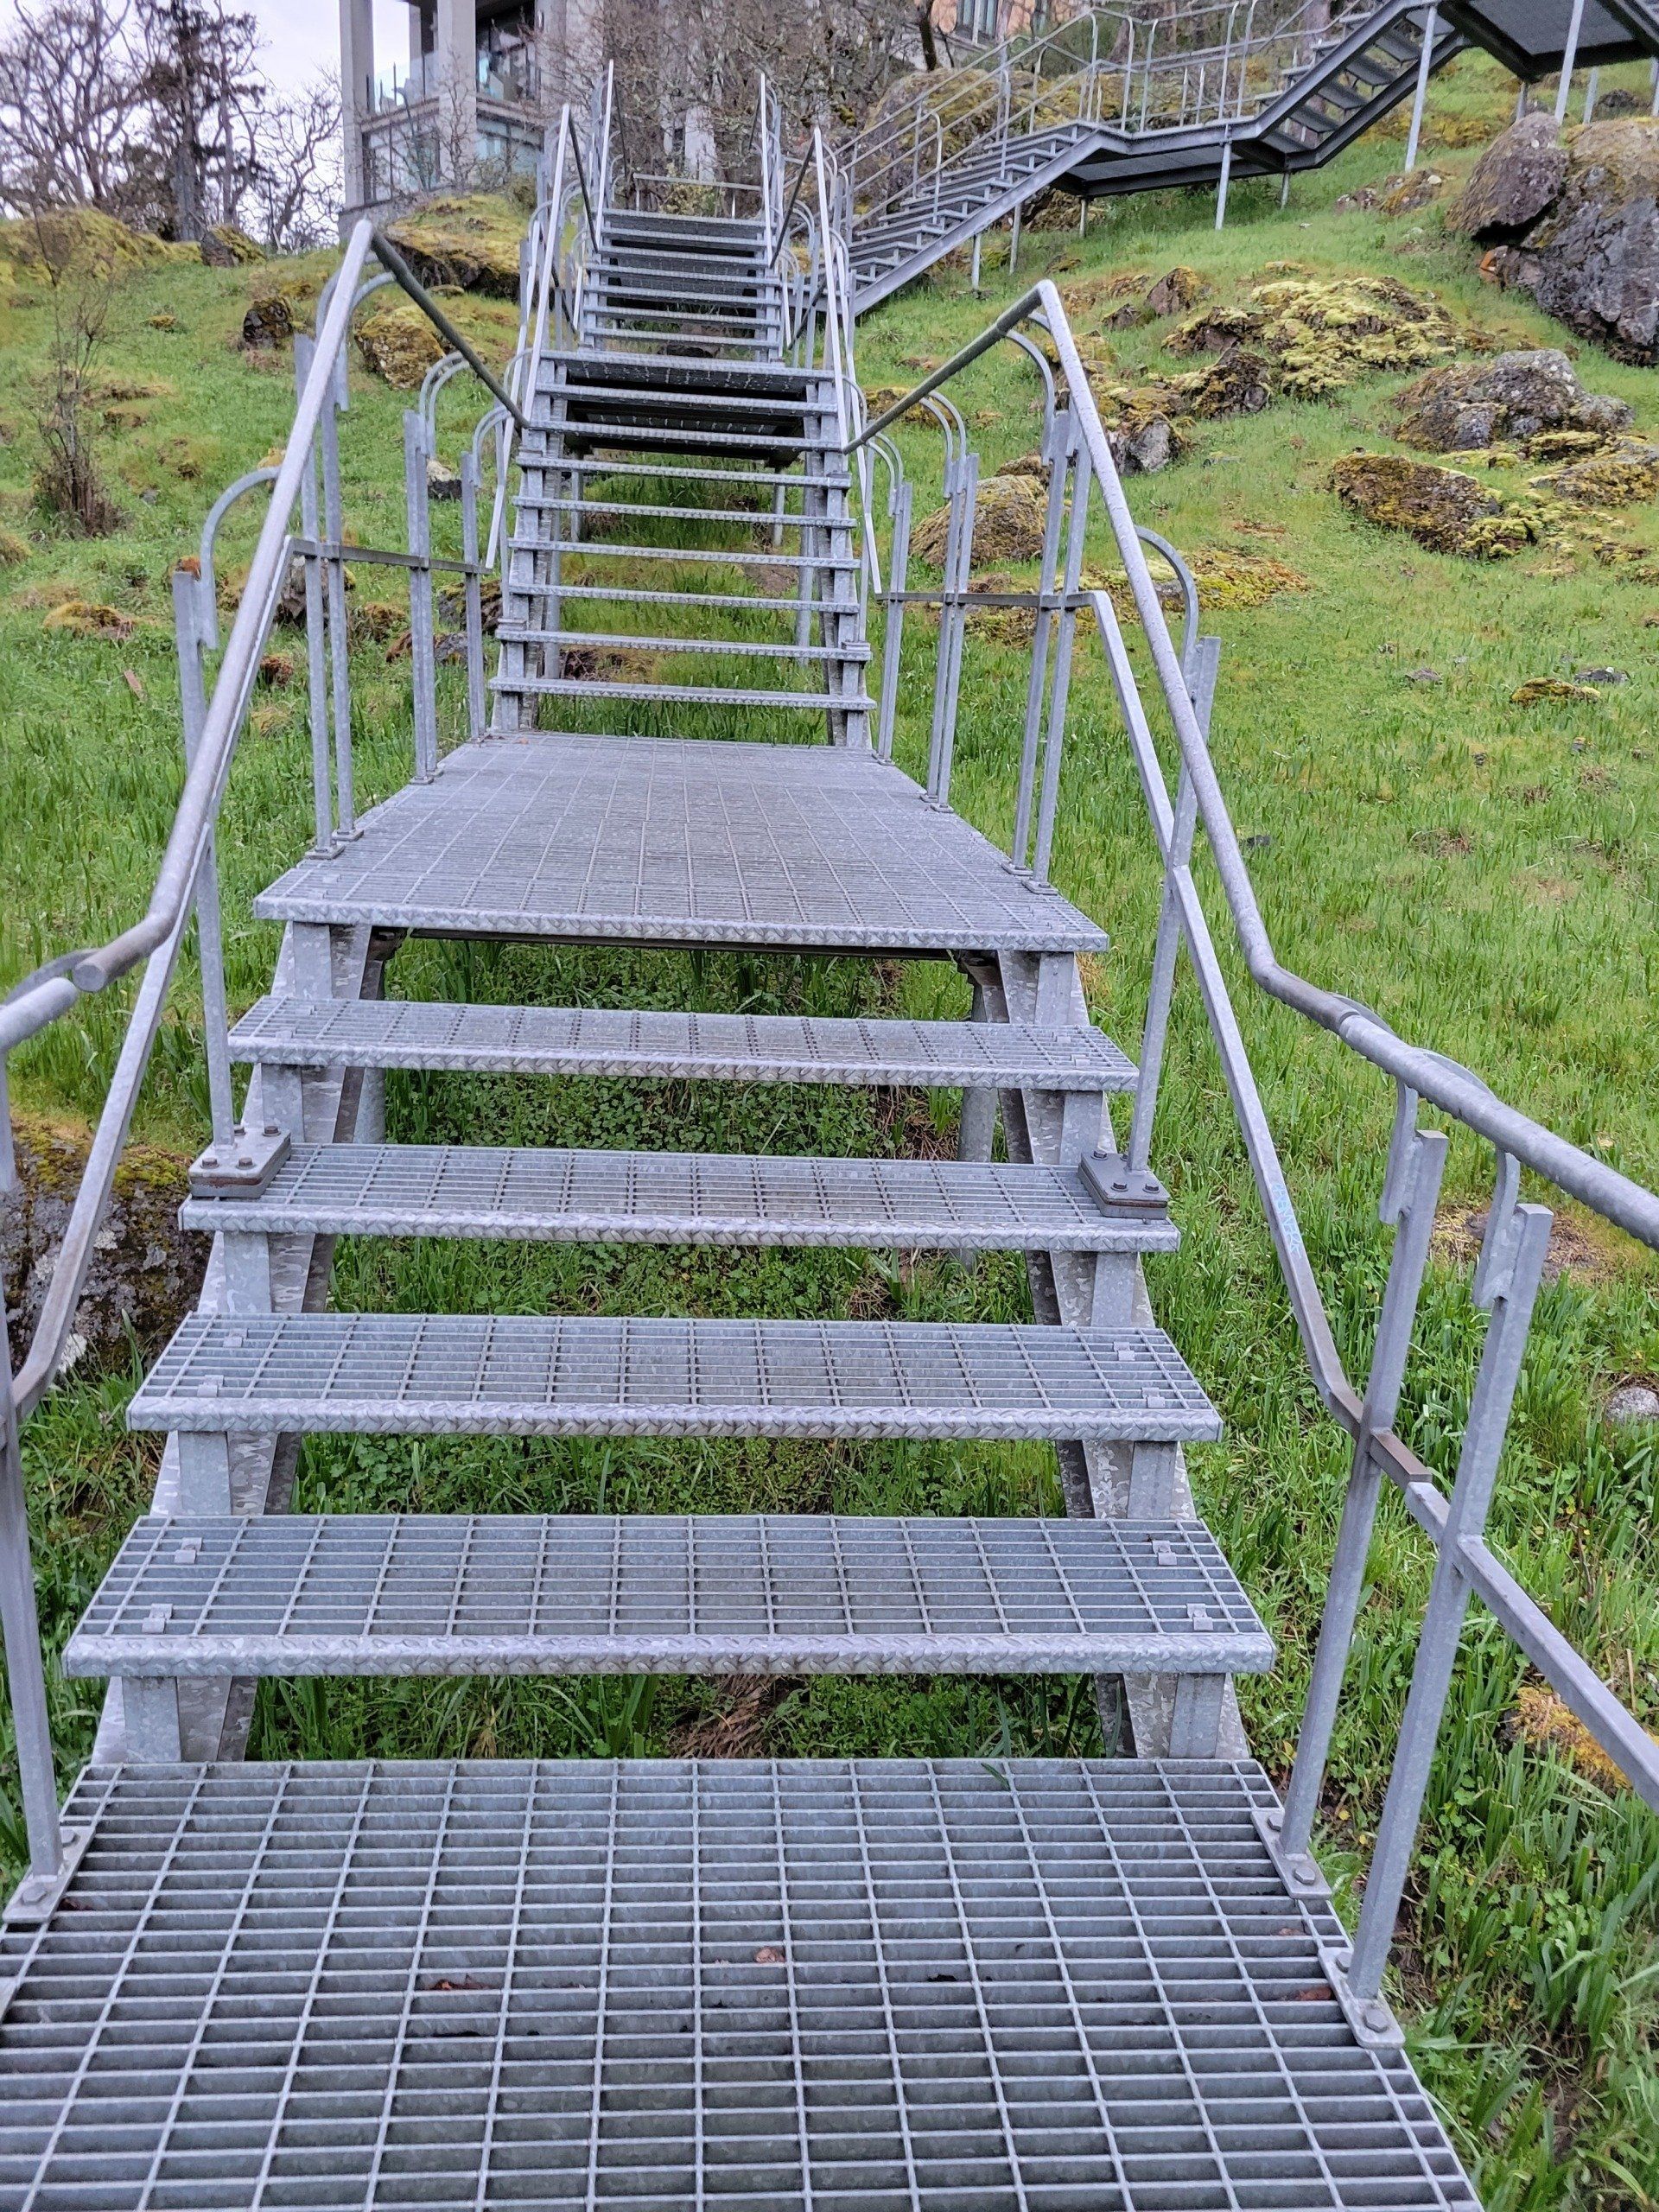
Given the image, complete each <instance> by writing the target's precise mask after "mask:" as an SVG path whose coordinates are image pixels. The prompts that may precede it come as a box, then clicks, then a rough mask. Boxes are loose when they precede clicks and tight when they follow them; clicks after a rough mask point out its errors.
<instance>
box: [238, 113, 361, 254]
mask: <svg viewBox="0 0 1659 2212" xmlns="http://www.w3.org/2000/svg"><path fill="white" fill-rule="evenodd" d="M251 163H252V174H251V179H250V181H249V183H248V186H247V211H248V226H249V228H250V229H251V230H252V231H253V232H255V234H256V235H257V238H258V239H259V242H260V244H261V245H265V246H269V247H270V251H272V252H273V253H303V252H306V251H308V250H309V249H310V248H311V247H313V246H318V245H326V244H327V243H328V242H329V241H330V240H331V239H332V238H334V226H335V221H336V219H337V217H338V215H339V213H340V194H341V191H342V189H343V187H342V181H341V175H340V83H339V79H337V78H334V77H332V76H328V77H319V78H317V79H315V80H314V81H313V82H312V83H311V84H309V85H308V86H305V87H304V89H303V90H302V91H301V92H296V93H295V94H294V95H293V97H292V98H291V99H277V100H272V101H270V102H269V103H267V105H265V107H264V109H262V110H261V111H259V113H258V115H257V120H256V125H255V128H254V130H253V134H252V138H251Z"/></svg>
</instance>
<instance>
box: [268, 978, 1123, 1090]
mask: <svg viewBox="0 0 1659 2212" xmlns="http://www.w3.org/2000/svg"><path fill="white" fill-rule="evenodd" d="M231 1049H232V1052H233V1053H234V1055H235V1056H236V1058H238V1059H241V1060H251V1061H254V1062H256V1063H259V1064H263V1065H276V1066H283V1067H374V1068H394V1067H402V1068H450V1069H454V1070H458V1071H462V1072H467V1073H476V1074H491V1073H493V1074H504V1075H505V1074H525V1075H562V1076H635V1077H647V1078H652V1079H655V1080H658V1081H664V1080H673V1081H679V1080H689V1079H692V1078H701V1079H702V1080H703V1081H705V1082H717V1083H828V1084H872V1085H875V1086H879V1087H889V1088H891V1087H894V1086H909V1085H917V1086H919V1087H924V1088H928V1089H931V1090H1063V1091H1083V1092H1093V1091H1103V1090H1128V1089H1129V1088H1130V1087H1131V1086H1132V1084H1134V1081H1135V1070H1134V1068H1133V1067H1132V1066H1131V1065H1130V1063H1129V1062H1128V1060H1127V1059H1125V1058H1124V1057H1123V1055H1122V1053H1121V1052H1119V1051H1118V1049H1117V1047H1116V1046H1115V1045H1114V1044H1113V1043H1112V1042H1111V1040H1110V1039H1109V1038H1108V1037H1105V1036H1103V1034H1102V1033H1101V1032H1100V1031H1099V1030H1098V1029H1093V1028H1084V1027H1077V1028H1075V1029H1034V1028H1031V1027H1027V1025H1026V1024H1025V1023H1023V1022H1001V1021H999V1022H991V1021H896V1020H893V1021H859V1020H842V1019H836V1018H833V1017H828V1016H815V1015H806V1014H676V1013H671V1012H670V1011H668V1010H666V1009H661V1010H659V1009H657V1008H650V1009H645V1010H640V1009H636V1008H628V1007H518V1006H457V1005H449V1004H446V1003H444V1002H442V1001H437V1000H428V999H302V998H268V999H261V1000H259V1001H258V1002H257V1004H256V1005H254V1006H252V1007H250V1008H249V1010H248V1012H247V1013H246V1014H245V1015H244V1016H243V1018H242V1020H240V1021H239V1022H238V1024H237V1026H236V1027H235V1028H234V1029H233V1030H232V1033H231Z"/></svg>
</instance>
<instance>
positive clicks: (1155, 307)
mask: <svg viewBox="0 0 1659 2212" xmlns="http://www.w3.org/2000/svg"><path fill="white" fill-rule="evenodd" d="M1205 289H1206V287H1205V281H1204V279H1203V277H1200V276H1199V274H1198V270H1196V269H1189V268H1188V267H1187V266H1186V264H1185V262H1177V263H1176V264H1175V266H1174V268H1173V269H1170V270H1166V271H1165V273H1164V274H1163V275H1162V276H1161V277H1160V278H1159V279H1158V282H1157V283H1155V284H1154V286H1153V287H1152V289H1151V290H1150V291H1149V292H1148V293H1147V313H1148V314H1149V315H1185V313H1186V311H1187V309H1188V308H1191V307H1194V306H1196V305H1197V303H1198V301H1199V300H1201V299H1202V298H1203V296H1204V294H1205Z"/></svg>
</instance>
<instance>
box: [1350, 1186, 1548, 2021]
mask: <svg viewBox="0 0 1659 2212" xmlns="http://www.w3.org/2000/svg"><path fill="white" fill-rule="evenodd" d="M1510 1164H1511V1165H1512V1163H1510ZM1503 1183H1504V1177H1503V1173H1502V1156H1501V1155H1500V1176H1499V1196H1498V1197H1497V1198H1494V1200H1493V1203H1492V1208H1491V1213H1490V1214H1489V1215H1488V1217H1487V1227H1486V1237H1485V1242H1484V1247H1483V1250H1482V1254H1481V1262H1480V1265H1479V1266H1478V1268H1477V1269H1476V1283H1475V1293H1476V1296H1477V1298H1478V1299H1479V1298H1480V1297H1481V1281H1480V1277H1481V1274H1482V1273H1483V1272H1484V1270H1485V1268H1486V1262H1487V1257H1488V1254H1489V1253H1491V1255H1493V1256H1494V1258H1495V1259H1496V1260H1497V1262H1498V1266H1497V1270H1496V1272H1497V1273H1498V1274H1499V1275H1500V1281H1499V1282H1498V1284H1497V1287H1496V1288H1495V1289H1494V1291H1493V1293H1492V1294H1491V1315H1492V1318H1491V1321H1490V1323H1489V1324H1488V1325H1487V1330H1486V1342H1485V1344H1484V1346H1483V1348H1482V1351H1481V1359H1480V1370H1479V1373H1478V1376H1476V1379H1475V1391H1474V1396H1473V1398H1472V1399H1471V1402H1470V1407H1469V1415H1468V1421H1467V1422H1466V1424H1465V1428H1464V1433H1463V1449H1462V1452H1460V1453H1459V1460H1458V1474H1457V1480H1456V1481H1455V1482H1454V1483H1453V1484H1452V1497H1451V1500H1450V1503H1449V1504H1448V1506H1447V1509H1446V1526H1445V1529H1443V1531H1442V1532H1441V1535H1440V1543H1439V1548H1438V1555H1437V1557H1436V1559H1435V1561H1434V1579H1433V1582H1432V1584H1431V1585H1430V1586H1429V1593H1428V1604H1427V1607H1426V1608H1425V1611H1424V1613H1423V1626H1422V1632H1421V1635H1420V1637H1418V1641H1417V1660H1416V1664H1415V1665H1414V1667H1413V1669H1412V1675H1411V1689H1410V1691H1409V1693H1408V1696H1407V1699H1406V1711H1405V1717H1404V1719H1402V1722H1401V1724H1400V1738H1399V1747H1398V1749H1397V1751H1396V1752H1395V1761H1394V1768H1393V1771H1392V1772H1391V1773H1390V1775H1389V1788H1388V1794H1387V1796H1385V1797H1384V1799H1383V1812H1382V1816H1381V1818H1380V1819H1379V1820H1378V1821H1377V1824H1376V1851H1375V1852H1374V1853H1372V1856H1371V1864H1370V1872H1369V1873H1368V1874H1367V1876H1366V1880H1365V1898H1364V1902H1363V1904H1362V1905H1361V1907H1360V1913H1359V1926H1358V1928H1357V1930H1356V1931H1355V1936H1354V1955H1353V1963H1352V1965H1351V1967H1350V1968H1349V1972H1348V1984H1349V1987H1350V1988H1351V1991H1352V1992H1353V1994H1354V1996H1355V1998H1356V1999H1357V2000H1358V2002H1359V2004H1360V2006H1361V2008H1362V2012H1363V2008H1364V2007H1365V2006H1366V2005H1368V2004H1371V2003H1375V2002H1376V1999H1377V1998H1378V1994H1379V1993H1380V1991H1381V1989H1382V1986H1383V1968H1384V1967H1386V1965H1387V1963H1388V1956H1389V1950H1390V1949H1391V1948H1392V1947H1393V1943H1394V1929H1395V1921H1396V1920H1397V1919H1398V1917H1399V1912H1400V1901H1401V1899H1402V1897H1404V1895H1405V1889H1406V1876H1407V1874H1408V1871H1409V1869H1410V1865H1411V1854H1412V1851H1413V1848H1414V1845H1415V1843H1416V1840H1417V1827H1418V1823H1419V1821H1420V1820H1421V1817H1422V1809H1423V1800H1424V1798H1425V1796H1427V1790H1428V1777H1429V1770H1430V1767H1431V1764H1432V1763H1433V1757H1434V1746H1435V1743H1436V1740H1437V1739H1438V1738H1439V1735H1440V1716H1441V1714H1442V1713H1444V1711H1445V1709H1446V1695H1447V1693H1448V1692H1449V1690H1450V1689H1451V1687H1452V1669H1453V1668H1454V1666H1455V1665H1456V1663H1457V1656H1458V1641H1459V1637H1460V1635H1461V1633H1462V1630H1463V1619H1464V1615H1465V1613H1466V1612H1467V1611H1468V1610H1469V1583H1468V1580H1467V1578H1466V1577H1465V1574H1464V1573H1463V1569H1462V1567H1461V1564H1460V1562H1459V1556H1458V1553H1459V1545H1461V1544H1463V1543H1465V1542H1466V1541H1471V1540H1472V1541H1477V1542H1478V1541H1479V1539H1480V1536H1481V1535H1482V1532H1483V1531H1484V1528H1485V1525H1486V1515H1487V1511H1488V1510H1489V1508H1490V1506H1491V1498H1492V1488H1493V1484H1494V1483H1495V1481H1496V1479H1497V1464H1498V1459H1499V1455H1500V1454H1501V1452H1502V1451H1503V1438H1504V1433H1505V1431H1506V1430H1507V1428H1508V1427H1509V1419H1510V1407H1511V1406H1512V1405H1513V1403H1514V1402H1515V1392H1516V1384H1517V1383H1519V1382H1520V1379H1521V1363H1522V1358H1523V1357H1524V1356H1525V1353H1526V1348H1527V1332H1528V1330H1529V1327H1530V1326H1531V1323H1532V1309H1533V1306H1534V1303H1535V1300H1536V1299H1537V1295H1538V1286H1539V1283H1540V1281H1541V1279H1542V1276H1543V1268H1544V1260H1545V1257H1546V1255H1547V1254H1548V1249H1549V1229H1550V1213H1549V1209H1548V1207H1547V1206H1535V1205H1522V1206H1515V1207H1513V1208H1512V1209H1511V1208H1507V1207H1505V1205H1503ZM1506 1216H1507V1217H1506ZM1505 1248H1507V1249H1505ZM1482 1302H1484V1300H1483V1301H1482ZM1378 2010H1379V2012H1380V2011H1381V2007H1380V2006H1379V2008H1378ZM1377 2024H1382V2022H1381V2021H1379V2022H1378V2023H1377Z"/></svg>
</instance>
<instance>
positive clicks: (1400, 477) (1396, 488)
mask: <svg viewBox="0 0 1659 2212" xmlns="http://www.w3.org/2000/svg"><path fill="white" fill-rule="evenodd" d="M1331 482H1332V489H1333V490H1334V491H1335V493H1336V494H1337V497H1338V499H1340V500H1341V501H1342V503H1343V505H1344V506H1346V507H1350V508H1351V509H1352V511H1353V512H1355V513H1356V514H1357V515H1361V516H1363V518H1364V519H1365V520H1366V521H1367V522H1370V523H1375V524H1376V525H1377V526H1378V527H1379V528H1381V529H1383V530H1399V531H1404V532H1405V534H1406V535H1407V537H1413V538H1414V539H1415V540H1416V542H1417V543H1418V544H1419V545H1425V546H1427V548H1428V549H1429V550H1430V551H1431V552H1434V553H1459V554H1462V555H1463V556H1465V557H1466V558H1469V559H1472V560H1484V561H1491V560H1499V559H1502V558H1503V556H1505V555H1506V554H1510V553H1516V552H1518V551H1519V550H1520V549H1521V548H1522V546H1523V545H1525V544H1527V543H1529V542H1530V539H1531V536H1532V533H1531V531H1530V530H1529V528H1528V526H1527V524H1525V523H1524V522H1522V521H1521V520H1518V519H1515V518H1510V516H1508V515H1506V514H1505V513H1504V512H1503V501H1502V500H1501V499H1498V498H1497V495H1496V494H1495V493H1491V492H1489V491H1487V490H1486V489H1485V487H1484V486H1483V485H1479V484H1477V483H1476V482H1475V481H1474V480H1473V478H1472V477H1468V476H1464V475H1460V474H1459V472H1458V471H1457V470H1456V469H1455V468H1437V467H1434V466H1433V464H1432V463H1431V462H1428V461H1407V460H1405V459H1403V458H1402V456H1400V455H1399V454H1367V453H1356V454H1344V457H1343V458H1342V459H1341V460H1340V461H1337V462H1336V463H1335V464H1334V466H1333V467H1332V471H1331Z"/></svg>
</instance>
